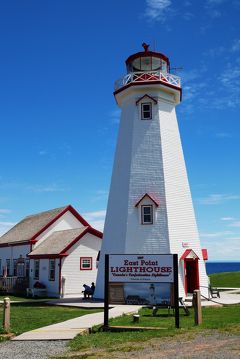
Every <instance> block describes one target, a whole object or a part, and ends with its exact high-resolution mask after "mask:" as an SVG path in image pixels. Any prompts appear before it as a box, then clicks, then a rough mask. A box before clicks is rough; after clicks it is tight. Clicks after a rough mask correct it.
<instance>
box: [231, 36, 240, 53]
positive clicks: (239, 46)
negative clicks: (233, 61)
mask: <svg viewBox="0 0 240 359" xmlns="http://www.w3.org/2000/svg"><path fill="white" fill-rule="evenodd" d="M239 50H240V40H239V39H235V40H233V44H232V47H231V51H232V52H237V51H239Z"/></svg>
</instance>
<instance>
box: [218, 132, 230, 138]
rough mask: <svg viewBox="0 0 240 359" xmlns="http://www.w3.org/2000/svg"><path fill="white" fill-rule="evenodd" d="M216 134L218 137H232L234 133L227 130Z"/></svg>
mask: <svg viewBox="0 0 240 359" xmlns="http://www.w3.org/2000/svg"><path fill="white" fill-rule="evenodd" d="M215 136H216V137H217V138H231V137H232V134H231V133H227V132H219V133H216V134H215Z"/></svg>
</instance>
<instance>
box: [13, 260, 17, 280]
mask: <svg viewBox="0 0 240 359" xmlns="http://www.w3.org/2000/svg"><path fill="white" fill-rule="evenodd" d="M13 276H14V277H16V276H17V259H13Z"/></svg>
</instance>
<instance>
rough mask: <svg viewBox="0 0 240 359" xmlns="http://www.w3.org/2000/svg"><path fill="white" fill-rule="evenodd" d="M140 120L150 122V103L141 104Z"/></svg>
mask: <svg viewBox="0 0 240 359" xmlns="http://www.w3.org/2000/svg"><path fill="white" fill-rule="evenodd" d="M141 119H142V120H151V119H152V103H151V102H143V103H142V104H141Z"/></svg>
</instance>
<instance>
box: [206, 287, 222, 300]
mask: <svg viewBox="0 0 240 359" xmlns="http://www.w3.org/2000/svg"><path fill="white" fill-rule="evenodd" d="M209 294H210V295H209V297H211V298H220V292H219V290H218V289H217V288H213V287H212V286H211V285H210V286H209Z"/></svg>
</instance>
